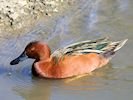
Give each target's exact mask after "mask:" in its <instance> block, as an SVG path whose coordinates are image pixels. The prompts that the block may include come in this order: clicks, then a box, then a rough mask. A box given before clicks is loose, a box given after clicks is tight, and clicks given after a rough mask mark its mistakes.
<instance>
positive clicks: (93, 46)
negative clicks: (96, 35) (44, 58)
mask: <svg viewBox="0 0 133 100" xmlns="http://www.w3.org/2000/svg"><path fill="white" fill-rule="evenodd" d="M126 41H127V39H126V40H124V41H117V42H112V41H110V40H109V39H108V38H102V39H97V40H87V41H81V42H77V43H74V44H71V45H68V46H66V47H64V48H61V49H57V50H56V51H55V52H53V54H52V55H51V56H52V57H57V58H58V57H63V56H64V55H82V54H88V53H98V54H104V53H105V52H107V51H110V50H113V51H114V52H116V51H117V50H119V49H120V48H121V47H122V46H123V45H124V44H125V43H126Z"/></svg>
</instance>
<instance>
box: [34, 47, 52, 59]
mask: <svg viewBox="0 0 133 100" xmlns="http://www.w3.org/2000/svg"><path fill="white" fill-rule="evenodd" d="M38 55H39V58H38V59H36V60H38V61H39V60H46V59H49V58H50V55H51V51H50V48H49V46H48V45H46V44H45V45H43V46H42V47H41V48H38Z"/></svg>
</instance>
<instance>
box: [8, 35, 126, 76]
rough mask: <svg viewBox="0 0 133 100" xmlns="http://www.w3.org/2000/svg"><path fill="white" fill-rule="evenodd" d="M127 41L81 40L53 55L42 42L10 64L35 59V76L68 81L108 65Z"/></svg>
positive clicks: (26, 49) (33, 69)
mask: <svg viewBox="0 0 133 100" xmlns="http://www.w3.org/2000/svg"><path fill="white" fill-rule="evenodd" d="M126 41H127V39H126V40H124V41H118V42H111V41H109V40H108V39H106V38H104V39H98V40H94V41H90V40H88V41H82V42H79V43H74V44H71V45H69V46H67V47H64V48H61V49H58V50H56V51H55V52H54V53H53V54H51V53H50V48H49V47H48V45H46V44H44V43H42V42H38V41H37V42H31V43H29V44H28V45H27V46H26V48H25V50H24V52H23V53H22V54H21V55H20V56H19V57H18V58H16V59H15V60H13V61H12V62H11V63H10V64H11V65H14V64H18V63H19V61H21V60H24V58H26V57H27V58H34V59H36V60H35V62H34V63H33V66H32V73H33V74H34V75H39V76H41V77H47V78H67V77H72V76H77V75H81V74H85V73H90V72H92V71H93V70H95V69H97V68H100V67H102V66H104V65H106V64H107V63H108V62H109V60H110V59H111V58H112V56H113V55H114V54H115V52H116V51H117V50H119V49H120V48H121V47H122V46H123V45H124V44H125V43H126Z"/></svg>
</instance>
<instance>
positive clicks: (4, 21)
mask: <svg viewBox="0 0 133 100" xmlns="http://www.w3.org/2000/svg"><path fill="white" fill-rule="evenodd" d="M73 4H74V0H71V1H69V0H1V1H0V36H3V34H5V35H6V32H9V33H10V32H14V31H17V32H21V31H22V30H23V29H24V28H25V27H28V26H31V25H32V26H33V25H34V23H36V22H37V21H38V20H39V19H40V18H44V19H46V20H47V19H50V18H52V17H53V16H56V15H59V14H60V13H62V12H63V11H64V10H66V9H67V8H69V6H72V5H73ZM9 33H7V34H8V35H9Z"/></svg>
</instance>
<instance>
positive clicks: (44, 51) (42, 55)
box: [32, 45, 51, 76]
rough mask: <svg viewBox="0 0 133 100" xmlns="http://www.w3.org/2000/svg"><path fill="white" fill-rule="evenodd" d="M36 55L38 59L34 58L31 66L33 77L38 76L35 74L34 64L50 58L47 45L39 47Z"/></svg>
mask: <svg viewBox="0 0 133 100" xmlns="http://www.w3.org/2000/svg"><path fill="white" fill-rule="evenodd" d="M37 55H38V57H37V58H36V60H35V61H34V63H33V65H32V74H33V75H34V76H39V74H38V73H37V72H36V68H35V66H34V64H35V63H36V62H39V61H45V60H48V59H49V58H50V55H51V51H50V48H49V47H48V45H44V46H41V47H40V48H38V51H37Z"/></svg>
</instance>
